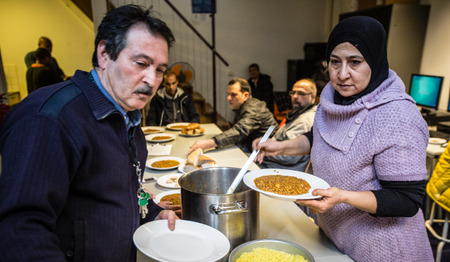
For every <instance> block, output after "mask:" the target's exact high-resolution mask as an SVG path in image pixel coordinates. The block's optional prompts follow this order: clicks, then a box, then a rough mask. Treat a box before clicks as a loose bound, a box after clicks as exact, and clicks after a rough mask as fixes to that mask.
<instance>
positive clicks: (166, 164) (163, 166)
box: [145, 156, 185, 170]
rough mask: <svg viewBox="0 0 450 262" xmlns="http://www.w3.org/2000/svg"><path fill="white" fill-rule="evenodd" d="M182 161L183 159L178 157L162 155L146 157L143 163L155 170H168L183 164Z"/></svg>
mask: <svg viewBox="0 0 450 262" xmlns="http://www.w3.org/2000/svg"><path fill="white" fill-rule="evenodd" d="M184 162H185V160H184V159H183V158H180V157H174V156H162V157H154V158H150V159H148V160H147V162H146V163H145V165H146V166H147V167H148V168H151V169H155V170H170V169H175V168H178V166H179V165H181V164H184Z"/></svg>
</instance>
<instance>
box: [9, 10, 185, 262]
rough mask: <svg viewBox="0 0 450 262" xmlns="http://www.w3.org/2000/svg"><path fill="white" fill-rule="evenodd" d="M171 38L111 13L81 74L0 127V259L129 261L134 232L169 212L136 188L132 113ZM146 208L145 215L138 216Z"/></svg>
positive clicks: (163, 29)
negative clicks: (86, 66) (88, 69)
mask: <svg viewBox="0 0 450 262" xmlns="http://www.w3.org/2000/svg"><path fill="white" fill-rule="evenodd" d="M173 41H174V38H173V35H172V32H171V30H170V29H169V28H168V27H167V26H166V24H165V23H164V22H162V21H161V20H159V19H157V18H155V17H153V16H151V15H150V11H149V10H144V9H142V8H141V7H139V6H136V5H124V6H120V7H118V8H115V9H113V10H111V11H110V12H109V13H107V14H106V16H105V17H104V18H103V20H102V22H101V24H100V26H99V27H98V33H97V36H96V38H95V50H94V54H93V56H92V64H93V67H94V68H93V69H92V70H91V71H90V72H84V71H80V70H78V71H76V73H75V75H74V76H73V77H72V78H71V80H69V81H65V82H61V83H58V84H54V85H51V86H48V87H45V88H40V89H38V90H36V91H34V92H33V93H31V94H30V95H29V96H28V97H27V98H26V99H25V100H23V101H22V102H20V103H19V104H17V105H16V106H14V108H13V109H12V110H11V111H10V112H9V113H8V115H7V116H6V117H5V118H4V119H3V121H2V126H1V129H0V154H1V159H2V165H1V166H2V170H1V174H0V199H1V200H0V254H1V255H0V256H1V259H0V260H2V261H130V262H132V261H133V262H134V261H136V253H137V251H136V248H135V245H134V244H133V234H134V232H135V231H136V229H137V228H138V227H139V226H140V225H141V224H143V223H146V222H150V221H154V220H155V219H168V222H167V223H166V224H167V225H168V227H169V228H170V229H171V230H174V228H175V220H176V218H177V217H176V215H175V213H174V212H173V211H169V210H163V209H162V208H161V207H159V206H157V205H156V204H155V203H154V201H153V200H152V199H148V198H147V197H149V195H150V194H149V193H148V192H147V191H146V190H145V188H143V185H142V179H143V177H142V176H143V173H144V170H145V163H146V160H147V154H148V152H147V146H146V141H145V137H144V134H143V132H142V129H141V128H140V126H139V123H140V120H141V113H140V110H141V109H142V108H143V107H144V106H145V105H146V104H147V103H148V102H150V99H151V98H152V97H153V95H154V93H155V92H156V89H157V88H158V86H159V84H160V83H161V81H162V77H163V72H164V71H165V70H167V68H168V66H167V64H168V56H169V55H168V52H169V47H170V46H171V44H172V43H173ZM146 211H148V212H146Z"/></svg>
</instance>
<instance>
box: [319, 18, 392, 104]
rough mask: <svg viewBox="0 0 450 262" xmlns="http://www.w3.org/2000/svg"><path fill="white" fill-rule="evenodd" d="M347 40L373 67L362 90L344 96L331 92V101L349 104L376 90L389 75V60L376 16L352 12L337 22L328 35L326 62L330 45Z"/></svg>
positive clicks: (382, 30)
mask: <svg viewBox="0 0 450 262" xmlns="http://www.w3.org/2000/svg"><path fill="white" fill-rule="evenodd" d="M345 42H349V43H350V44H352V45H354V46H355V47H356V48H357V49H358V50H359V52H360V53H361V54H362V55H363V57H364V59H365V60H366V61H367V63H368V64H369V67H370V69H371V71H372V74H371V77H370V82H369V84H368V86H367V87H366V89H364V90H363V91H362V92H361V93H359V94H356V95H353V96H349V97H343V96H341V95H340V94H339V93H338V92H335V93H334V103H335V104H339V105H349V104H351V103H353V102H354V101H356V100H357V99H358V98H360V97H362V96H364V95H366V94H368V93H370V92H372V91H373V90H375V89H376V88H377V87H378V86H379V85H380V84H381V83H382V82H383V81H384V80H386V78H387V77H388V75H389V63H388V60H387V51H386V32H385V31H384V28H383V26H382V25H381V23H380V22H378V21H377V20H375V19H373V18H371V17H367V16H353V17H349V18H347V19H344V20H342V21H341V22H339V23H338V24H337V25H336V27H335V28H334V29H333V31H332V32H331V34H330V37H329V38H328V45H327V54H326V55H327V56H326V58H327V62H329V61H330V54H331V52H332V51H333V49H334V48H335V47H336V46H337V45H339V44H342V43H345Z"/></svg>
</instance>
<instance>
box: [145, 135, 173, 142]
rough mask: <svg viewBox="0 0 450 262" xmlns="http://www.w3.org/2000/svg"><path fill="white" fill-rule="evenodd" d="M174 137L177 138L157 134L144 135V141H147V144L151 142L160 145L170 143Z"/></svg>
mask: <svg viewBox="0 0 450 262" xmlns="http://www.w3.org/2000/svg"><path fill="white" fill-rule="evenodd" d="M175 137H177V136H176V135H174V134H168V133H159V134H151V135H146V136H145V140H147V141H148V142H153V143H162V142H169V141H172V140H174V139H175Z"/></svg>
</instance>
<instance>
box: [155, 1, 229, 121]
mask: <svg viewBox="0 0 450 262" xmlns="http://www.w3.org/2000/svg"><path fill="white" fill-rule="evenodd" d="M164 1H165V2H166V3H167V5H168V6H169V7H170V8H171V9H172V10H173V11H174V12H175V13H176V14H177V15H178V17H179V18H180V19H181V20H182V21H183V22H184V23H185V24H186V25H187V26H188V27H189V28H190V29H191V30H192V32H193V33H194V34H195V35H196V36H198V38H199V39H200V40H201V41H202V42H203V43H204V44H205V45H206V46H207V47H208V48H209V50H210V51H211V52H212V84H213V110H214V113H213V121H214V122H216V120H217V119H216V117H217V79H216V57H218V58H219V59H220V60H221V61H222V63H223V64H224V65H226V66H228V62H227V61H226V60H225V59H224V58H223V57H222V56H221V55H220V54H219V53H218V52H217V50H216V46H215V45H216V39H215V38H216V37H215V17H214V15H215V14H214V10H216V1H215V0H211V10H213V11H212V12H211V14H210V16H211V39H212V44H210V43H209V42H208V41H207V40H206V39H205V38H204V37H203V36H202V35H201V34H200V33H199V32H198V31H197V29H195V27H194V26H193V25H192V24H191V23H190V22H189V21H188V20H187V19H186V18H185V17H184V16H183V14H182V13H181V12H180V11H179V10H178V9H177V8H176V7H175V6H174V5H173V4H172V3H171V2H170V1H169V0H164Z"/></svg>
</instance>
